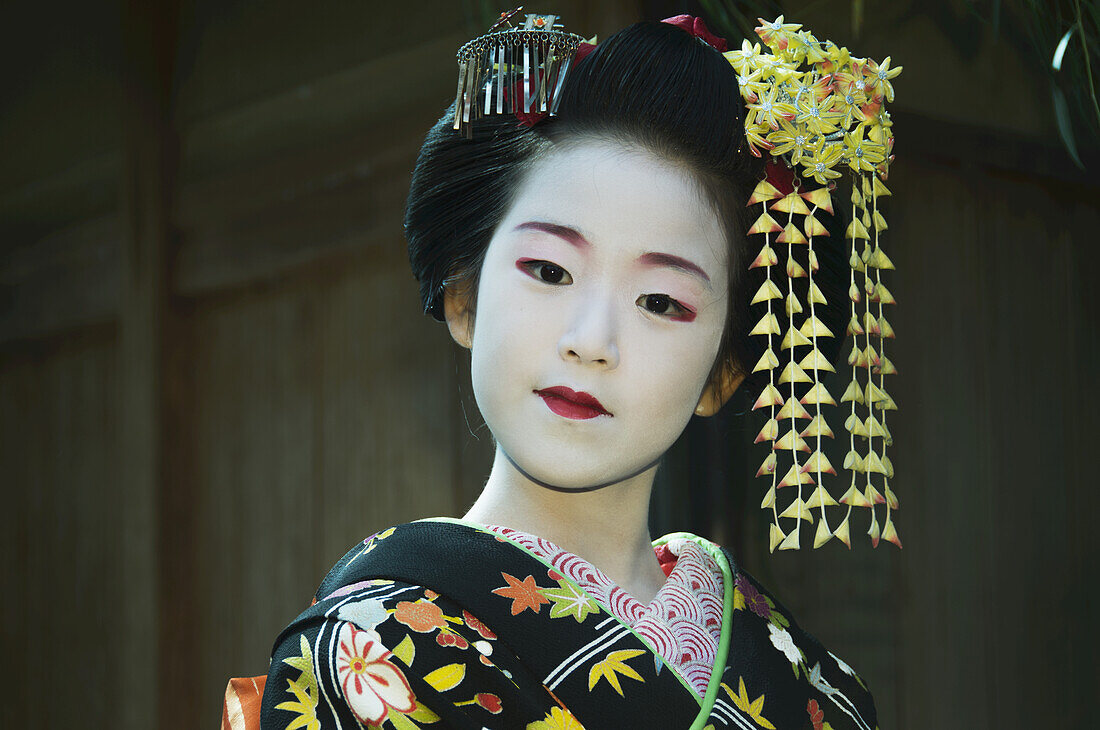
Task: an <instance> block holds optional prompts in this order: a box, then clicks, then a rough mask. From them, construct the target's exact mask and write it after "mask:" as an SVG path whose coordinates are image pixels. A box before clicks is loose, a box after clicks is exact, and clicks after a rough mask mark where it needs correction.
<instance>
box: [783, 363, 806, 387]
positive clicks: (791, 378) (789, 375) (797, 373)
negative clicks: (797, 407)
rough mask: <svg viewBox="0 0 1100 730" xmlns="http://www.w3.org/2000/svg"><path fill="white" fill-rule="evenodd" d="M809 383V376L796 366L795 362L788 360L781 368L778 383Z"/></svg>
mask: <svg viewBox="0 0 1100 730" xmlns="http://www.w3.org/2000/svg"><path fill="white" fill-rule="evenodd" d="M791 382H794V383H809V382H810V376H809V375H807V374H806V371H805V370H803V369H802V368H800V367H799V366H798V364H797V363H794V362H788V363H787V365H786V366H785V367H784V368H783V372H782V373H780V374H779V384H780V385H782V384H783V383H791Z"/></svg>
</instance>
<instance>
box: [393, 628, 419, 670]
mask: <svg viewBox="0 0 1100 730" xmlns="http://www.w3.org/2000/svg"><path fill="white" fill-rule="evenodd" d="M393 655H394V656H395V657H397V658H398V659H400V660H401V663H402V664H404V665H405V666H406V667H411V666H412V663H413V657H415V656H416V647H415V646H413V643H412V639H411V638H410V637H409V635H408V634H405V638H404V639H402V640H401V643H400V644H398V645H397V646H395V647H394V648H393Z"/></svg>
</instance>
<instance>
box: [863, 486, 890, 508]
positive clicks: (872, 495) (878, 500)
mask: <svg viewBox="0 0 1100 730" xmlns="http://www.w3.org/2000/svg"><path fill="white" fill-rule="evenodd" d="M863 496H864V497H866V498H867V501H868V502H870V503H872V504H885V503H886V498H885V497H883V496H882V495H881V494H879V491H878V490H877V489H875V485H873V484H868V485H867V486H866V488H864V490H863Z"/></svg>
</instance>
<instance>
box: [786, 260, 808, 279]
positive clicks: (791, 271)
mask: <svg viewBox="0 0 1100 730" xmlns="http://www.w3.org/2000/svg"><path fill="white" fill-rule="evenodd" d="M787 276H789V277H791V278H792V279H801V278H803V277H805V276H806V270H805V269H804V268H802V264H800V263H798V262H797V261H795V260H794V257H793V256H788V257H787Z"/></svg>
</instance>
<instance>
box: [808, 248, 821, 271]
mask: <svg viewBox="0 0 1100 730" xmlns="http://www.w3.org/2000/svg"><path fill="white" fill-rule="evenodd" d="M807 258H808V259H809V262H810V270H811V271H818V270H820V269H821V264H820V263H818V261H817V251H814V250H813V249H812V248H811V249H810V253H809V254H808V255H807Z"/></svg>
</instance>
